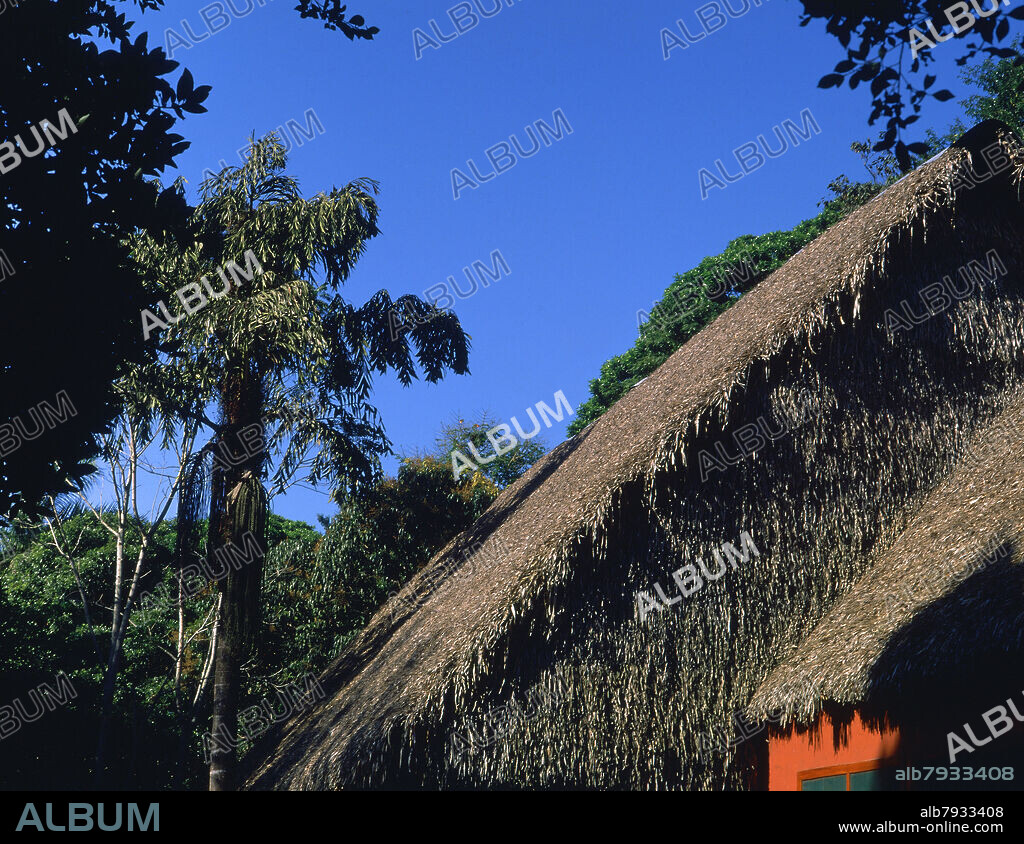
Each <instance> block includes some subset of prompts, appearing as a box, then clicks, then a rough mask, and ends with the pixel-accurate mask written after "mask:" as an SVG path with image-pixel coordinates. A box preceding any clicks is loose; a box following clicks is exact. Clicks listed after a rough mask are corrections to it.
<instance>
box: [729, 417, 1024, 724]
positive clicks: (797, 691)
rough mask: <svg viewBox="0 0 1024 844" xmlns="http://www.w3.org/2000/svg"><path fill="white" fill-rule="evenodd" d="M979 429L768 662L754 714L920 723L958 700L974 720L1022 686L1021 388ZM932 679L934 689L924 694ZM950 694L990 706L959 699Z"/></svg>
mask: <svg viewBox="0 0 1024 844" xmlns="http://www.w3.org/2000/svg"><path fill="white" fill-rule="evenodd" d="M979 439H980V442H979V443H978V444H977V446H976V447H975V448H974V449H973V450H972V451H971V453H970V455H969V459H967V460H964V461H963V462H962V464H961V465H960V466H958V467H957V469H956V471H955V472H954V473H953V474H952V475H951V476H950V478H949V479H948V480H946V481H945V482H944V483H942V484H940V485H939V487H938V488H936V489H935V490H934V491H933V492H932V493H931V494H929V495H928V496H927V498H926V499H925V500H924V502H923V503H922V505H921V507H920V509H919V511H918V513H917V515H916V516H915V517H914V519H913V520H912V521H911V523H910V524H909V525H908V527H907V529H906V530H905V531H903V532H902V533H901V534H900V535H899V537H897V539H896V540H895V541H894V542H893V543H892V544H891V545H889V546H888V547H886V548H884V549H882V550H881V551H880V552H879V553H878V554H877V555H876V560H875V562H874V565H872V566H871V568H870V569H869V570H868V571H867V573H866V574H865V575H864V576H863V577H862V578H861V579H860V580H858V581H857V583H855V584H854V586H853V587H852V588H851V589H850V591H849V592H848V593H847V594H846V596H845V597H843V598H842V600H840V601H839V602H838V603H837V604H836V605H835V606H834V607H833V608H832V609H831V610H830V611H829V612H828V614H827V615H826V616H825V617H824V619H822V621H821V623H820V624H819V625H818V626H817V628H816V629H815V630H814V632H813V633H811V635H810V636H808V637H807V639H806V640H805V641H803V642H801V643H800V645H799V647H798V648H796V651H795V653H794V654H793V655H792V656H791V657H789V658H788V659H786V660H785V661H784V662H783V663H782V664H781V665H779V666H778V667H777V668H776V669H775V670H774V671H772V673H771V674H770V675H769V677H768V679H767V680H766V681H765V682H764V684H763V685H762V686H761V687H760V688H759V689H758V690H757V693H756V694H755V695H754V697H753V700H752V701H751V704H750V707H749V708H748V713H747V714H748V716H750V717H753V718H754V719H764V718H767V717H768V716H769V713H771V715H772V720H773V721H774V722H776V723H778V724H779V725H780V726H785V725H787V724H789V723H792V722H796V723H797V724H798V725H806V724H810V723H812V722H813V721H814V720H815V719H816V718H817V716H818V715H819V714H820V713H821V712H822V710H824V709H828V710H830V711H831V712H832V713H833V714H835V713H836V712H837V711H838V712H847V713H848V712H849V711H850V708H851V707H856V708H857V709H858V710H859V711H860V712H861V713H862V715H864V716H865V717H866V718H867V719H868V720H869V721H878V722H882V723H886V724H887V725H889V726H903V725H902V724H901V722H903V721H909V722H910V723H909V726H918V727H919V726H920V723H919V722H920V721H921V719H922V717H926V716H925V715H924V713H922V712H921V710H922V709H923V710H935V709H936V708H938V709H940V710H949V709H950V708H954V709H956V710H963V711H966V712H967V713H969V714H971V715H973V716H974V717H975V718H976V717H977V716H978V715H980V713H981V711H982V708H985V709H987V708H988V706H990V705H991V704H992V703H994V702H998V700H999V699H1000V697H1005V696H1006V695H1008V694H1013V695H1016V694H1017V693H1018V692H1019V690H1020V688H1021V685H1022V683H1024V670H1022V669H1024V565H1022V563H1024V397H1022V398H1019V399H1017V400H1015V401H1014V403H1013V404H1012V405H1011V406H1010V407H1009V408H1008V409H1007V410H1006V411H1005V412H1003V413H1002V414H1000V416H999V417H998V418H997V419H996V420H994V421H993V423H992V424H991V425H990V426H988V428H986V429H985V431H984V432H983V434H982V435H981V436H980V437H979ZM993 669H994V670H993ZM928 687H931V688H932V689H934V690H935V691H936V692H937V694H927V693H925V694H922V692H925V690H926V689H927V688H928ZM951 695H954V696H956V697H957V698H961V699H966V700H980V701H981V703H982V704H986V705H984V706H983V707H979V706H978V704H977V703H975V704H974V705H973V706H958V705H957V704H956V703H955V702H953V701H951V700H950V696H951ZM993 698H994V699H993ZM922 703H924V706H922ZM936 703H940V705H939V706H938V707H936ZM904 713H906V714H907V715H908V716H911V717H909V718H904V717H903V715H904ZM948 715H949V713H948V712H947V711H940V712H939V713H938V717H939V718H940V719H941V718H945V720H946V721H947V722H950V723H951V724H952V726H953V727H954V728H959V726H960V719H959V717H956V716H954V717H952V718H949V717H947V716H948ZM841 719H842V718H841V716H840V720H841ZM942 732H944V730H943V731H942Z"/></svg>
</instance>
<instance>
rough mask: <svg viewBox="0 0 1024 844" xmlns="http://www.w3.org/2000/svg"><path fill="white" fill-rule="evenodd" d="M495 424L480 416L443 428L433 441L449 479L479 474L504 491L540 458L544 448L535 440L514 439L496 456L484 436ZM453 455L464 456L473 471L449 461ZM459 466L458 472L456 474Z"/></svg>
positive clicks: (540, 442)
mask: <svg viewBox="0 0 1024 844" xmlns="http://www.w3.org/2000/svg"><path fill="white" fill-rule="evenodd" d="M498 424H499V423H497V422H495V421H494V419H492V418H491V417H490V416H489V415H487V414H484V415H483V416H482V417H481V419H480V421H478V422H471V423H470V422H466V421H465V420H464V419H458V420H456V421H454V422H451V423H449V424H447V425H445V426H444V427H443V428H442V429H441V433H440V434H439V436H438V438H437V441H436V457H437V458H438V459H440V460H447V461H448V465H449V470H450V471H451V472H452V473H453V477H454V475H455V474H459V475H461V474H462V473H463V472H466V473H472V474H477V473H479V474H481V475H483V477H485V478H487V479H488V480H490V481H491V482H492V483H493V484H494V485H495V486H496V487H497V488H498V489H504V488H505V487H507V486H508V485H509V484H510V483H512V482H513V481H515V480H517V479H518V478H520V477H521V476H522V475H523V473H525V472H526V470H527V469H529V468H530V467H531V466H532V465H533V464H534V463H536V462H537V460H539V459H540V458H541V457H543V456H544V454H545V452H546V451H547V448H546V447H545V446H544V444H543V442H542V441H541V440H539V439H529V440H520V439H519V438H518V437H516V440H517V442H516V445H515V446H513V447H512V448H510V449H508V450H507V451H504V453H501V454H499V453H498V451H497V450H496V449H495V447H494V443H493V442H492V441H491V440H489V439H488V437H487V433H488V431H490V430H492V429H493V428H495V427H496V426H497V425H498ZM512 436H515V434H514V433H513V434H512ZM495 437H496V438H498V440H499V443H500V444H501V445H502V447H503V448H507V442H506V441H503V440H502V439H501V437H500V435H499V434H497V433H496V434H495ZM470 446H472V448H470ZM456 452H458V453H459V454H461V455H463V456H464V457H466V460H467V461H469V462H472V463H473V465H474V466H476V468H475V469H473V470H470V469H469V468H468V466H466V465H465V464H464V463H462V462H461V461H460V462H459V463H458V464H456V461H454V460H453V455H454V454H455V453H456ZM460 467H461V468H462V471H459V469H460Z"/></svg>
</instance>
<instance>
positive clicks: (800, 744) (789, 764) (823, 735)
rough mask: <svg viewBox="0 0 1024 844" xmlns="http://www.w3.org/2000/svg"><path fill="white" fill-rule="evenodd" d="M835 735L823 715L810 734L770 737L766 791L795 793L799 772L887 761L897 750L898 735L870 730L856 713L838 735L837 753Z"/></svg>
mask: <svg viewBox="0 0 1024 844" xmlns="http://www.w3.org/2000/svg"><path fill="white" fill-rule="evenodd" d="M834 735H835V733H834V731H833V726H832V721H831V720H830V719H829V717H828V715H826V714H822V716H821V717H820V718H819V719H818V723H817V724H816V725H815V726H814V728H813V729H811V730H810V731H809V732H803V733H797V732H796V731H795V730H794V729H793V727H790V728H789V731H788V732H787V733H784V734H783V735H780V736H770V737H769V738H768V790H769V791H796V790H797V773H798V772H803V771H807V770H811V769H814V768H828V767H831V766H833V765H852V764H856V763H858V762H871V761H873V760H875V759H887V758H889V757H891V756H894V755H895V754H896V750H897V748H898V747H899V733H898V732H896V731H891V730H883V731H881V732H879V731H878V730H875V729H872V728H871V727H868V726H867V725H865V724H864V722H863V721H862V720H861V719H860V715H858V714H856V713H855V714H854V716H853V720H852V721H851V722H850V724H849V725H848V726H847V727H846V728H845V732H843V733H842V734H841V739H840V741H841V744H842V746H841V747H839V749H836V747H835V739H834Z"/></svg>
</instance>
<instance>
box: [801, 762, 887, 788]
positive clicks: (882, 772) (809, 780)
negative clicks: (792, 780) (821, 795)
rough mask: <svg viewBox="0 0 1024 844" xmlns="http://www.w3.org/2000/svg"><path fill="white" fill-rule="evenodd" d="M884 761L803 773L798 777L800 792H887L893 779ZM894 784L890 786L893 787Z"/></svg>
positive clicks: (838, 766) (836, 766)
mask: <svg viewBox="0 0 1024 844" xmlns="http://www.w3.org/2000/svg"><path fill="white" fill-rule="evenodd" d="M883 761H884V760H882V759H875V760H873V761H871V762H858V763H856V764H852V765H835V766H833V767H831V768H818V769H817V770H813V771H801V772H800V773H798V774H797V775H796V777H797V782H798V783H799V788H800V791H886V790H888V789H887V784H888V783H889V782H890V780H891V779H892V777H891V775H890V776H889V777H887V776H886V770H887V769H884V768H882V767H881V766H882V764H883ZM892 785H894V783H892V784H890V785H889V787H892Z"/></svg>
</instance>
